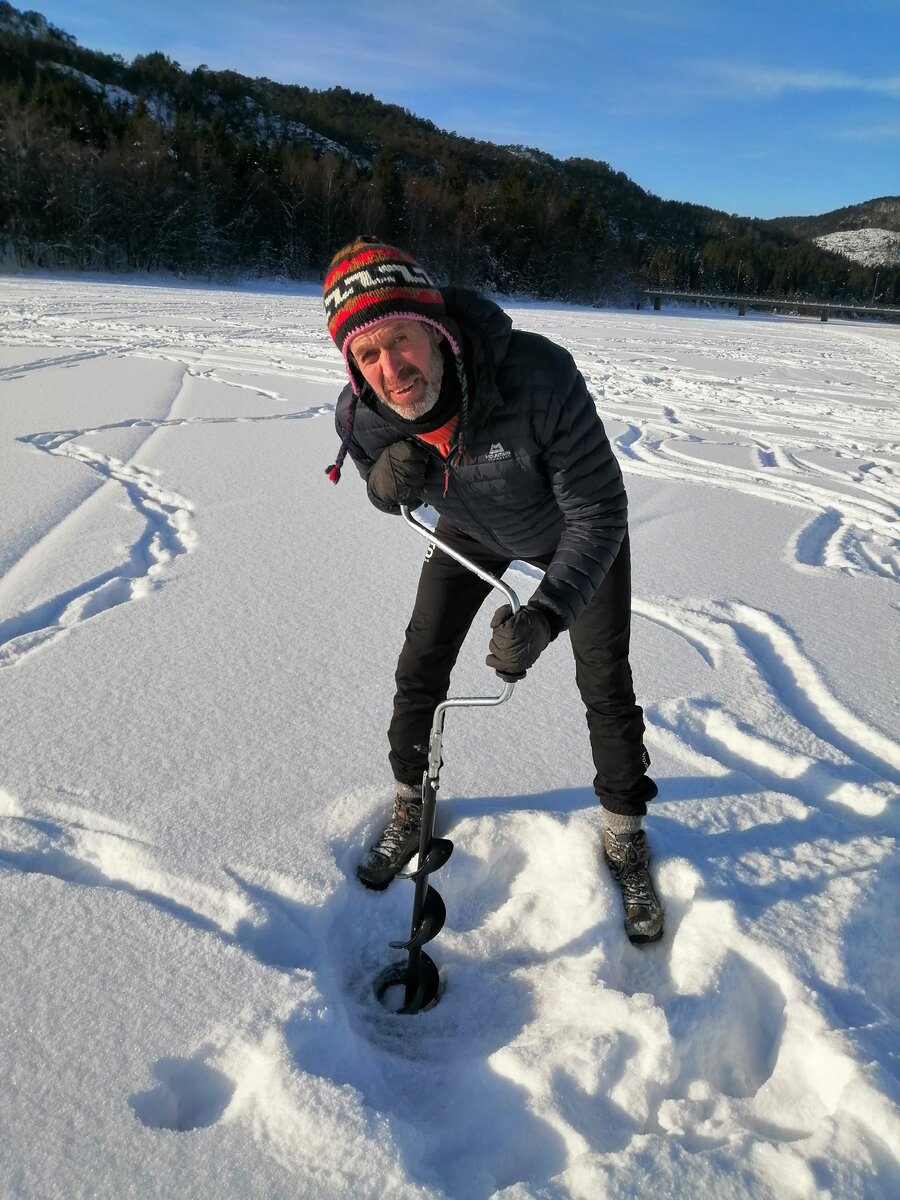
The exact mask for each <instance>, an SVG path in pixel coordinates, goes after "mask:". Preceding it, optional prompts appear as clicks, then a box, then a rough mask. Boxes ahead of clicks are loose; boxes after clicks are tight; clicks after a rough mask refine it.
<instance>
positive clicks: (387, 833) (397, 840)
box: [372, 796, 422, 859]
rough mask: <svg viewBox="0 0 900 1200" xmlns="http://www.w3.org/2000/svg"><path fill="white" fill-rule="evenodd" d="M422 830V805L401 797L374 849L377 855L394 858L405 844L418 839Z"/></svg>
mask: <svg viewBox="0 0 900 1200" xmlns="http://www.w3.org/2000/svg"><path fill="white" fill-rule="evenodd" d="M421 830H422V805H421V804H420V803H417V802H416V801H415V800H404V799H402V798H401V797H400V796H398V797H397V799H396V800H395V801H394V814H393V816H392V817H391V820H390V822H389V823H388V825H387V826H386V828H385V830H384V832H383V833H382V835H381V837H380V838H379V839H378V841H377V842H376V843H375V845H374V846H373V847H372V850H373V852H374V853H375V854H383V855H384V857H385V858H389V859H392V858H394V857H395V856H396V855H397V854H398V853H399V852H400V851H401V850H402V849H403V846H404V844H405V843H407V842H409V840H410V839H411V838H414V837H418V836H419V834H420V833H421Z"/></svg>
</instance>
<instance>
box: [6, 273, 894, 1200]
mask: <svg viewBox="0 0 900 1200" xmlns="http://www.w3.org/2000/svg"><path fill="white" fill-rule="evenodd" d="M0 296H2V309H0V311H2V315H0V323H2V333H3V338H2V342H3V350H2V352H0V355H2V357H0V377H2V380H3V404H2V406H0V427H2V437H0V456H2V459H0V479H2V494H3V505H2V516H3V522H2V528H3V539H2V543H0V564H2V567H0V569H2V572H3V574H2V577H0V666H2V668H3V669H2V670H0V690H2V712H3V715H4V720H3V722H2V725H0V746H2V755H0V762H2V764H3V766H2V771H0V920H2V933H0V978H2V979H3V981H4V986H3V991H2V998H0V1014H2V1019H0V1076H2V1086H0V1191H2V1192H3V1194H4V1195H11V1196H29V1197H31V1196H35V1197H36V1196H40V1197H48V1198H51V1197H66V1198H67V1200H69V1198H72V1197H87V1196H115V1197H117V1198H126V1197H148V1196H160V1197H183V1196H197V1197H201V1196H202V1197H206V1196H208V1197H212V1196H216V1197H232V1196H233V1197H238V1196H246V1195H253V1196H267V1197H288V1196H291V1197H294V1196H317V1197H319V1196H321V1197H341V1196H345V1195H354V1196H361V1197H368V1196H372V1197H383V1196H385V1195H389V1196H391V1197H410V1198H412V1197H438V1196H447V1197H453V1198H454V1200H457V1198H459V1200H470V1198H471V1200H476V1198H482V1197H488V1196H502V1197H504V1200H525V1198H526V1197H535V1198H536V1197H541V1198H548V1200H549V1198H561V1197H585V1198H587V1197H590V1198H592V1200H594V1198H596V1197H622V1198H624V1197H634V1196H639V1195H645V1194H651V1192H652V1194H653V1195H659V1196H670V1197H679V1198H681V1197H690V1198H691V1200H712V1198H713V1197H715V1198H716V1200H719V1198H723V1197H724V1198H742V1200H743V1198H747V1200H749V1198H751V1197H752V1198H753V1200H759V1198H761V1197H779V1200H780V1198H782V1197H802V1198H805V1197H813V1196H823V1197H832V1198H833V1200H846V1198H849V1197H865V1198H870V1197H872V1198H875V1197H879V1198H880V1197H884V1198H885V1200H886V1198H888V1197H890V1198H893V1197H895V1196H896V1195H898V1194H900V1120H898V1115H897V1107H896V1105H897V1100H898V1098H900V1085H898V1058H897V1054H898V1038H897V1015H898V1010H897V996H898V994H900V971H898V960H897V945H898V917H897V894H898V893H897V884H898V874H900V873H898V857H897V846H896V837H897V816H896V808H895V807H893V808H892V807H891V801H892V800H894V799H895V797H896V784H897V780H898V777H900V746H898V742H897V740H896V737H897V730H898V727H900V725H898V720H897V703H896V678H897V641H896V604H897V599H896V587H897V582H898V575H900V554H898V543H897V538H896V533H897V524H896V521H897V502H898V496H897V488H896V478H897V475H896V472H897V469H898V459H900V431H898V419H897V407H896V394H897V393H896V380H897V378H898V374H900V338H898V334H897V330H896V328H893V327H890V326H880V325H867V324H863V323H861V322H853V323H849V322H842V321H830V322H829V323H828V324H827V325H822V324H821V323H820V322H818V321H816V320H814V319H809V320H804V319H794V318H777V317H770V316H762V315H757V316H747V317H744V318H741V319H738V318H737V317H735V316H734V315H733V314H726V313H704V314H690V313H688V312H684V313H667V314H661V313H650V312H619V311H605V312H600V311H593V310H588V309H576V308H571V309H567V308H564V307H562V306H559V305H556V306H542V305H540V304H535V303H531V304H527V305H526V304H522V305H517V304H515V303H510V304H509V305H508V307H509V308H510V310H511V312H512V314H513V317H514V319H515V321H516V322H517V324H519V325H520V326H522V327H526V328H529V329H534V330H537V331H539V332H541V333H544V334H546V335H547V336H549V337H551V338H553V339H555V340H558V341H560V342H562V343H563V344H565V345H566V346H568V347H569V348H570V349H571V350H572V352H573V354H574V355H575V357H576V359H577V361H578V363H579V365H580V367H581V369H582V371H583V372H584V374H585V377H586V378H587V380H588V382H589V384H590V386H591V388H592V390H593V392H594V394H595V396H596V398H597V404H598V408H599V410H600V412H601V414H602V415H603V417H604V420H605V422H606V424H607V428H608V431H609V433H610V436H611V437H612V438H613V439H614V442H615V445H616V448H617V452H618V454H619V458H620V461H621V462H622V466H623V469H624V471H625V473H626V477H627V483H628V488H629V494H630V499H631V525H632V540H633V553H634V575H635V600H634V609H635V614H636V617H635V623H634V653H633V665H634V671H635V677H636V681H637V688H638V692H639V697H640V699H641V701H642V703H643V704H644V705H645V707H646V716H647V722H648V734H647V744H648V746H649V749H650V752H651V755H652V757H653V769H654V773H655V776H656V778H657V779H658V782H659V784H660V797H659V799H658V800H657V801H656V802H655V803H654V804H653V806H652V810H653V811H652V813H651V816H650V817H649V819H648V827H649V831H650V838H651V843H652V846H653V848H654V851H655V856H656V865H657V876H658V882H659V887H660V891H661V893H662V895H663V897H664V899H665V903H666V907H667V929H666V935H665V938H664V940H663V941H662V942H661V943H659V944H658V945H655V946H649V947H645V948H643V949H637V948H634V947H632V946H630V945H629V944H628V942H627V941H626V940H625V938H624V935H623V932H622V928H621V916H620V913H619V912H618V909H617V906H616V904H617V899H616V896H615V895H614V893H613V888H612V885H611V884H610V881H609V879H608V877H607V875H606V873H605V871H604V870H603V869H602V868H601V867H600V866H599V865H598V852H599V838H600V824H599V820H598V811H597V807H596V804H595V800H594V797H593V794H592V791H591V787H590V780H591V777H592V774H593V772H592V769H591V763H590V758H589V752H588V747H587V738H586V734H585V730H584V719H583V716H582V714H581V711H580V708H579V704H578V700H577V693H576V691H575V687H574V681H573V678H572V675H573V672H572V669H571V660H570V656H569V653H568V647H567V645H566V639H565V638H562V639H560V641H559V642H557V643H555V644H554V645H553V646H552V647H550V648H549V649H548V651H547V652H546V654H545V656H544V657H543V658H542V660H541V662H540V663H539V664H538V665H537V667H536V668H535V669H534V670H533V671H532V672H530V674H529V678H528V679H527V680H526V681H524V682H523V683H522V684H520V685H518V686H517V688H516V690H515V693H514V695H513V697H512V699H511V700H510V702H509V703H508V704H506V705H504V706H503V707H501V708H498V709H491V710H469V711H454V712H451V713H450V714H449V715H448V718H447V726H446V730H445V738H444V752H445V753H444V758H445V765H444V769H443V772H442V777H441V783H442V788H441V793H440V799H439V825H440V827H441V830H442V831H443V832H444V833H446V834H448V835H449V836H450V837H452V839H453V841H454V843H455V847H456V848H455V851H454V854H453V856H452V858H451V859H450V860H449V862H448V863H447V864H446V865H445V866H444V867H443V869H442V870H441V871H440V872H439V874H437V875H435V876H434V884H435V886H436V887H437V888H438V890H439V891H440V892H441V895H442V896H443V898H444V900H445V902H446V905H447V911H448V919H447V925H446V926H445V928H444V930H443V931H442V932H441V934H440V936H439V937H438V938H437V939H436V940H435V941H434V942H433V943H432V944H431V946H430V947H429V950H430V952H431V954H432V956H433V957H434V959H435V960H436V961H437V963H438V964H439V966H440V968H441V971H442V974H443V977H444V981H445V992H444V995H443V997H442V999H441V1001H440V1003H439V1004H438V1005H437V1007H436V1008H434V1009H433V1010H432V1011H430V1012H428V1013H425V1014H421V1015H419V1016H417V1017H402V1016H399V1015H395V1014H392V1013H390V1012H389V1011H386V1010H385V1009H382V1008H381V1007H380V1006H379V1005H378V1003H377V1002H376V1001H375V999H374V997H373V994H372V982H373V980H374V978H375V977H376V975H377V974H378V972H379V971H380V970H381V969H382V968H383V967H384V966H386V965H387V964H388V963H389V962H391V961H393V960H394V958H395V952H393V951H391V950H390V949H389V948H388V945H387V943H388V941H389V940H391V939H392V938H397V937H401V936H403V934H404V933H405V931H406V929H407V927H408V921H409V913H410V909H411V903H412V888H411V886H410V885H409V884H408V883H405V882H402V881H398V882H396V883H395V884H393V885H392V886H391V888H390V889H388V891H386V892H384V893H382V894H374V893H369V892H366V891H364V890H363V889H362V888H361V887H360V886H359V885H358V884H357V883H356V882H355V880H354V878H353V867H354V864H355V861H356V857H357V854H358V853H359V850H360V848H361V847H363V846H365V845H366V844H367V843H368V840H369V838H370V837H371V836H372V835H373V833H374V832H375V831H376V829H377V827H378V824H379V821H380V820H381V819H382V817H383V814H384V812H385V809H386V805H387V803H388V801H389V796H390V780H389V776H388V770H387V764H386V756H385V745H384V729H385V727H386V724H387V721H388V717H389V710H390V704H391V695H392V682H393V668H394V663H395V659H396V653H397V650H398V648H399V644H400V639H401V637H402V632H403V628H404V626H405V623H406V619H407V617H408V611H409V608H410V606H411V603H412V595H413V591H414V587H415V580H416V576H417V573H418V568H419V564H420V562H421V558H422V553H423V551H424V542H422V541H421V539H419V538H417V537H416V535H415V534H414V533H412V531H410V530H408V529H407V528H406V526H404V525H403V524H402V523H401V522H400V521H399V520H395V519H391V518H388V517H385V516H383V515H381V514H379V513H377V512H376V511H375V510H374V509H373V508H371V506H369V505H368V504H367V503H366V500H365V496H364V492H363V489H362V486H361V484H360V482H359V480H358V479H357V478H356V477H355V474H354V473H352V472H351V473H350V474H348V475H346V476H345V479H344V480H343V481H342V483H341V484H340V486H339V487H337V488H334V487H332V486H330V485H329V483H328V482H327V480H326V478H325V475H324V468H325V467H326V466H327V464H328V463H330V462H331V461H332V460H333V456H334V452H335V450H336V446H337V440H336V436H335V433H334V428H333V406H334V402H335V399H336V395H337V392H338V389H339V387H340V386H341V383H342V366H341V362H340V359H339V356H338V354H337V352H336V351H335V349H334V347H333V346H332V344H331V343H330V341H329V340H328V338H327V335H326V333H325V329H324V324H323V320H322V316H321V309H320V299H319V296H318V295H317V293H316V290H315V289H314V288H312V287H306V288H303V287H300V288H296V289H293V290H291V289H286V288H281V289H278V288H270V289H263V288H261V289H258V290H252V289H243V290H237V289H235V290H229V289H225V288H213V287H207V288H204V287H201V286H197V285H182V286H178V285H175V284H173V283H171V282H170V283H166V282H164V281H158V282H156V283H155V284H143V285H141V284H137V283H134V282H127V281H116V280H111V279H105V280H103V279H100V280H95V279H79V278H71V277H70V278H65V279H56V278H51V277H48V276H32V277H26V276H23V277H19V278H6V279H2V280H0ZM508 578H509V580H510V582H511V583H512V585H513V586H514V587H515V588H516V589H517V590H518V591H519V592H520V593H521V595H522V596H523V597H525V596H527V595H528V594H529V592H530V590H531V589H532V587H533V586H534V584H535V575H534V572H533V571H532V570H531V569H529V568H525V567H523V568H521V569H519V568H514V569H513V570H511V571H510V573H509V576H508ZM492 611H493V606H492V605H488V606H486V611H485V613H483V614H482V615H481V616H480V617H479V622H478V624H477V625H476V628H475V629H474V630H473V633H472V636H471V638H470V640H469V642H468V643H467V645H466V647H465V648H464V652H463V656H462V658H461V661H460V663H459V666H458V668H457V674H456V676H455V680H454V690H455V691H457V693H462V694H479V693H488V692H491V691H492V690H494V687H495V680H494V677H493V676H492V675H491V673H490V672H488V671H487V670H486V668H485V667H484V665H483V659H484V653H485V647H486V642H487V627H488V620H489V616H490V613H491V612H492Z"/></svg>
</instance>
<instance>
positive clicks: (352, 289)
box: [323, 235, 466, 483]
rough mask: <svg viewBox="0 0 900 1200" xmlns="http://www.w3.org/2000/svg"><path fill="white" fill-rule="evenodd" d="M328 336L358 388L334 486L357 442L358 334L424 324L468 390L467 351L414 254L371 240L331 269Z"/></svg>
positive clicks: (361, 241)
mask: <svg viewBox="0 0 900 1200" xmlns="http://www.w3.org/2000/svg"><path fill="white" fill-rule="evenodd" d="M323 302H324V305H325V316H326V318H327V320H328V332H329V333H330V334H331V337H332V339H333V340H334V344H335V345H336V346H337V348H338V350H340V352H341V354H342V355H343V358H344V365H345V366H346V368H347V374H348V375H349V376H350V383H351V384H352V386H353V393H354V394H353V396H352V397H351V400H350V404H349V406H348V408H347V419H346V421H345V422H344V431H343V436H342V438H341V448H340V450H339V451H338V456H337V459H336V460H335V462H334V463H333V464H332V465H331V466H330V467H326V474H327V475H328V477H329V479H331V482H332V483H337V481H338V480H339V479H340V477H341V467H342V465H343V462H344V459H345V457H346V455H347V448H348V447H349V445H350V439H351V437H352V436H353V421H354V418H355V416H356V405H357V401H358V399H359V393H360V388H361V383H362V380H361V377H360V375H359V372H358V369H357V367H356V366H355V365H354V363H353V360H352V358H351V357H350V342H351V341H352V339H353V338H354V337H356V335H357V334H359V333H362V332H364V331H365V330H367V329H373V328H374V327H375V326H376V325H380V324H381V323H382V322H383V321H404V320H406V321H423V322H424V323H425V324H426V325H431V326H433V327H434V328H435V329H437V330H438V331H439V332H440V333H441V334H442V335H443V336H444V337H445V338H446V339H447V342H448V343H449V345H450V348H451V350H452V351H453V357H454V359H455V361H456V370H457V374H458V376H459V377H460V380H461V382H462V385H463V407H464V408H465V401H466V388H465V374H464V371H463V367H462V350H461V348H460V345H459V342H458V340H457V339H456V338H455V337H454V336H453V334H452V333H451V332H450V330H449V329H448V327H447V324H446V312H445V309H444V299H443V297H442V295H441V293H440V292H439V291H438V289H437V287H436V286H435V283H434V280H433V279H432V278H431V276H430V275H429V274H428V272H427V271H426V270H425V268H424V267H422V266H421V265H420V264H419V263H417V262H416V260H415V259H414V258H413V257H412V255H411V254H407V253H406V251H405V250H398V249H397V248H396V247H394V246H388V245H385V243H384V242H380V241H378V239H377V238H373V237H371V236H368V235H362V236H360V237H358V238H356V240H355V241H353V242H351V243H350V244H349V245H348V246H344V247H343V249H341V250H338V252H337V254H335V256H334V258H332V260H331V262H330V263H329V266H328V271H327V273H326V276H325V284H324V287H323Z"/></svg>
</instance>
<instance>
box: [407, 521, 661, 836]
mask: <svg viewBox="0 0 900 1200" xmlns="http://www.w3.org/2000/svg"><path fill="white" fill-rule="evenodd" d="M436 532H437V535H438V536H439V537H440V538H441V539H442V541H445V542H446V543H447V544H448V545H450V546H452V547H453V549H454V550H458V551H459V552H460V553H462V554H464V555H465V556H466V557H467V558H469V559H471V560H472V561H473V562H475V563H477V564H478V565H479V566H480V567H482V568H483V569H484V570H486V571H489V572H490V573H491V574H492V575H498V576H499V575H502V574H503V572H504V571H505V570H506V568H507V567H508V566H509V564H510V562H511V561H512V560H511V559H508V558H502V557H500V556H498V555H497V554H496V553H495V552H494V551H492V550H489V549H487V548H486V547H485V546H483V545H482V544H481V543H480V542H478V541H476V540H475V539H474V538H472V537H470V536H469V535H468V534H466V533H463V532H462V530H460V529H457V528H456V527H455V526H453V525H450V524H449V523H447V522H445V521H440V522H439V523H438V526H437V530H436ZM549 561H550V560H549V558H547V559H538V560H534V561H532V563H531V565H532V566H535V567H538V568H539V569H541V570H546V569H547V566H548V565H549ZM491 590H492V589H491V588H490V586H489V585H488V584H486V583H484V582H483V581H482V580H481V579H479V578H478V576H477V575H475V574H473V573H472V572H471V571H469V570H467V569H466V568H465V567H463V566H461V565H460V564H459V563H457V562H456V561H455V559H453V558H451V557H450V555H449V554H445V553H444V552H443V551H442V550H440V549H439V548H438V547H437V546H432V547H431V548H430V550H429V553H428V555H427V557H426V559H425V563H424V565H423V567H422V573H421V576H420V578H419V587H418V591H417V593H416V602H415V607H414V608H413V613H412V617H411V618H410V622H409V625H408V626H407V629H406V640H405V642H404V645H403V649H402V651H401V653H400V660H399V662H398V664H397V675H396V681H397V694H396V696H395V697H394V711H393V716H392V718H391V724H390V729H389V730H388V741H389V743H390V755H389V759H390V764H391V769H392V770H393V772H394V778H395V779H396V780H397V781H398V782H399V783H405V784H409V785H411V786H413V787H418V785H419V784H420V783H421V782H422V775H423V772H424V771H425V768H426V766H427V763H428V739H429V734H430V732H431V722H432V719H433V717H434V710H435V708H436V706H437V705H438V704H440V703H441V702H442V701H443V700H445V699H446V698H447V692H448V690H449V687H450V673H451V671H452V669H453V666H454V664H455V663H456V659H457V656H458V655H459V651H460V647H461V646H462V643H463V641H464V639H465V636H466V634H467V633H468V632H469V628H470V627H471V624H472V622H473V620H474V619H475V614H476V613H477V612H478V609H479V608H480V607H481V604H482V602H483V601H484V600H485V598H486V597H487V595H488V594H489V593H490V591H491ZM630 635H631V556H630V549H629V542H628V535H627V533H626V535H625V540H624V542H623V543H622V547H621V549H620V550H619V553H618V554H617V555H616V558H615V561H614V562H613V565H612V567H611V568H610V570H609V573H608V574H607V576H606V578H605V579H604V581H603V583H601V585H600V587H599V588H598V589H597V591H596V592H595V593H594V595H593V596H592V597H591V600H590V602H589V603H588V605H587V607H586V608H585V609H584V611H583V612H582V613H581V615H580V616H579V617H578V620H577V621H576V622H575V623H574V624H573V625H572V627H571V628H570V630H569V636H570V638H571V642H572V651H573V653H574V656H575V679H576V682H577V684H578V690H579V692H580V693H581V698H582V700H583V701H584V706H585V710H586V715H587V724H588V732H589V734H590V740H591V751H592V754H593V758H594V768H595V770H596V772H597V774H596V776H595V778H594V790H595V792H596V793H597V795H598V797H599V798H600V802H601V804H602V805H603V807H604V808H607V809H609V810H610V811H611V812H615V813H620V814H622V815H625V816H643V815H644V814H645V813H646V811H647V802H648V801H649V800H652V799H653V797H654V796H655V795H656V793H657V787H656V784H655V783H654V782H653V780H652V779H651V778H650V777H649V776H648V775H647V768H648V767H649V765H650V757H649V755H648V754H647V751H646V749H645V747H644V743H643V737H644V720H643V710H642V709H641V708H640V707H639V706H638V705H637V704H636V703H635V697H634V686H633V684H632V679H631V666H630V664H629V661H628V648H629V640H630ZM485 653H487V646H485Z"/></svg>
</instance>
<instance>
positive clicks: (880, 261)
mask: <svg viewBox="0 0 900 1200" xmlns="http://www.w3.org/2000/svg"><path fill="white" fill-rule="evenodd" d="M813 241H814V242H815V243H816V245H817V246H821V247H822V248H823V249H824V250H832V251H834V252H835V253H836V254H843V256H844V257H845V258H849V259H851V260H852V261H853V262H857V263H862V265H863V266H864V267H887V266H897V265H898V264H900V233H897V231H896V230H893V229H841V230H838V231H837V232H836V233H825V234H823V235H822V236H821V237H817V238H813Z"/></svg>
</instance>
